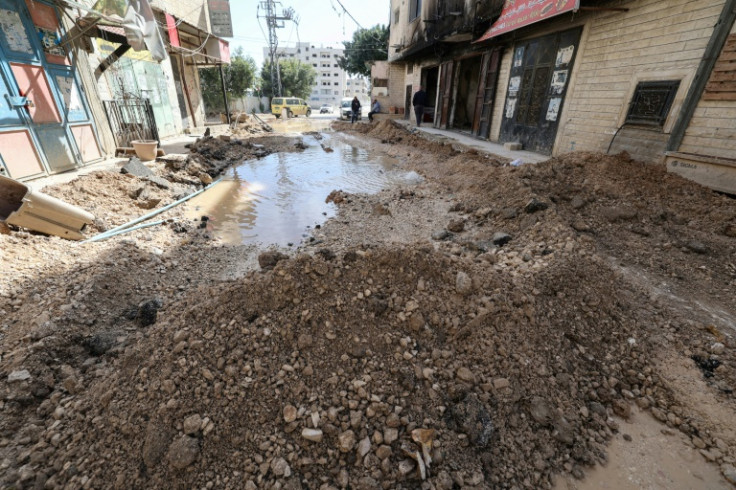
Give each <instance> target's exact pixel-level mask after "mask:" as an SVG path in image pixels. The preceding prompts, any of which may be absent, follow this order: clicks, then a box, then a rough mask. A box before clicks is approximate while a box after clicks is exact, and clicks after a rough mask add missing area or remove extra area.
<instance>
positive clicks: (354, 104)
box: [350, 95, 360, 124]
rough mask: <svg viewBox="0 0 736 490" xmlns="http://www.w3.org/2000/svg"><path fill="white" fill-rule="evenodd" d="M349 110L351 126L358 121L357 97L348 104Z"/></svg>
mask: <svg viewBox="0 0 736 490" xmlns="http://www.w3.org/2000/svg"><path fill="white" fill-rule="evenodd" d="M350 110H351V117H350V124H353V123H354V122H355V121H357V120H358V117H359V116H360V101H359V100H358V96H357V95H356V96H355V97H353V102H352V103H351V104H350Z"/></svg>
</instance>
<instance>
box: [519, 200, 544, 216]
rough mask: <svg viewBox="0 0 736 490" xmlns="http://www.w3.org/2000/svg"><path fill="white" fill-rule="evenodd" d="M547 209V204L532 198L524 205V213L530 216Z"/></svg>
mask: <svg viewBox="0 0 736 490" xmlns="http://www.w3.org/2000/svg"><path fill="white" fill-rule="evenodd" d="M548 207H549V204H547V203H546V202H544V201H540V200H538V199H537V198H536V197H533V198H532V199H531V200H530V201H529V202H528V203H526V206H524V212H525V213H528V214H532V213H536V212H537V211H544V210H545V209H547V208H548Z"/></svg>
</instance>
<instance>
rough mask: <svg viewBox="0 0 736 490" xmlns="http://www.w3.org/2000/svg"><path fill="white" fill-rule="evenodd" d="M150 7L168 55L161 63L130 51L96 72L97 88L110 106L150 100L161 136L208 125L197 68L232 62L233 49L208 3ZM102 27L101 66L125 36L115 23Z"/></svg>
mask: <svg viewBox="0 0 736 490" xmlns="http://www.w3.org/2000/svg"><path fill="white" fill-rule="evenodd" d="M151 7H152V9H153V12H154V15H155V16H156V22H157V23H158V25H159V31H160V33H161V36H162V38H163V40H164V44H165V46H166V51H167V54H168V59H166V60H164V61H162V62H160V63H158V62H155V61H154V60H153V59H152V58H151V56H150V54H149V53H148V52H147V51H133V50H128V51H126V52H125V53H124V54H123V55H121V56H120V57H119V58H118V59H117V60H115V61H114V62H113V63H111V64H110V66H109V67H108V68H106V69H105V71H104V74H102V73H98V88H99V91H100V93H101V94H102V95H103V98H104V99H106V100H108V101H111V103H110V104H108V106H113V105H120V104H123V105H125V106H126V107H128V106H130V105H131V104H134V103H135V100H136V99H143V98H145V99H147V101H148V103H149V104H150V112H151V114H150V116H151V118H152V119H153V121H154V123H155V126H156V136H155V137H154V139H158V138H165V137H168V136H173V135H176V134H179V133H181V132H182V131H192V130H194V129H195V128H198V127H203V126H204V125H205V122H206V115H205V107H204V101H203V98H202V88H201V86H200V81H199V69H200V68H205V67H212V66H218V65H220V64H227V63H229V62H230V52H229V45H228V43H227V41H225V40H223V39H221V38H218V37H217V36H215V35H214V34H213V33H212V28H211V25H210V16H209V12H208V8H209V7H208V3H207V2H201V1H197V0H186V1H179V0H153V1H152V2H151ZM103 30H104V31H105V37H98V38H97V39H96V40H95V42H94V52H93V59H94V60H95V61H96V62H97V63H99V64H101V63H103V61H104V60H105V59H106V58H107V57H108V56H110V55H111V53H113V52H114V50H115V49H117V47H118V46H119V45H120V44H119V41H121V39H120V35H122V34H123V32H122V29H120V28H116V27H107V28H103ZM111 110H112V112H115V108H111ZM133 111H134V112H139V111H138V110H137V109H133ZM144 119H145V118H144ZM122 124H123V125H125V122H123V123H122ZM123 131H125V129H123ZM118 139H119V141H118V146H127V143H126V140H127V139H128V138H125V137H123V138H118Z"/></svg>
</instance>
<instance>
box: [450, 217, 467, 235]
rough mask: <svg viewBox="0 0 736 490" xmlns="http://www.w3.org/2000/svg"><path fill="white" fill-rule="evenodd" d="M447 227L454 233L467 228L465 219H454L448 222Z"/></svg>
mask: <svg viewBox="0 0 736 490" xmlns="http://www.w3.org/2000/svg"><path fill="white" fill-rule="evenodd" d="M447 229H448V230H449V231H451V232H453V233H460V232H461V231H463V230H464V229H465V220H464V219H454V220H452V221H450V222H449V223H448V224H447Z"/></svg>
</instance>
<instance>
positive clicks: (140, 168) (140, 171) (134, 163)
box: [120, 157, 156, 178]
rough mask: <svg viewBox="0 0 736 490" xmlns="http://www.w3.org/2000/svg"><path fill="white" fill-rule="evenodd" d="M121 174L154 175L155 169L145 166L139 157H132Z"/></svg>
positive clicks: (121, 170)
mask: <svg viewBox="0 0 736 490" xmlns="http://www.w3.org/2000/svg"><path fill="white" fill-rule="evenodd" d="M120 173H121V174H130V175H135V176H136V177H141V178H142V177H154V176H155V175H156V174H154V173H153V170H151V169H150V168H148V167H147V166H145V165H144V164H143V163H142V162H141V161H140V159H138V157H132V158H131V159H130V160H128V163H126V164H125V165H123V168H121V169H120Z"/></svg>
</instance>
